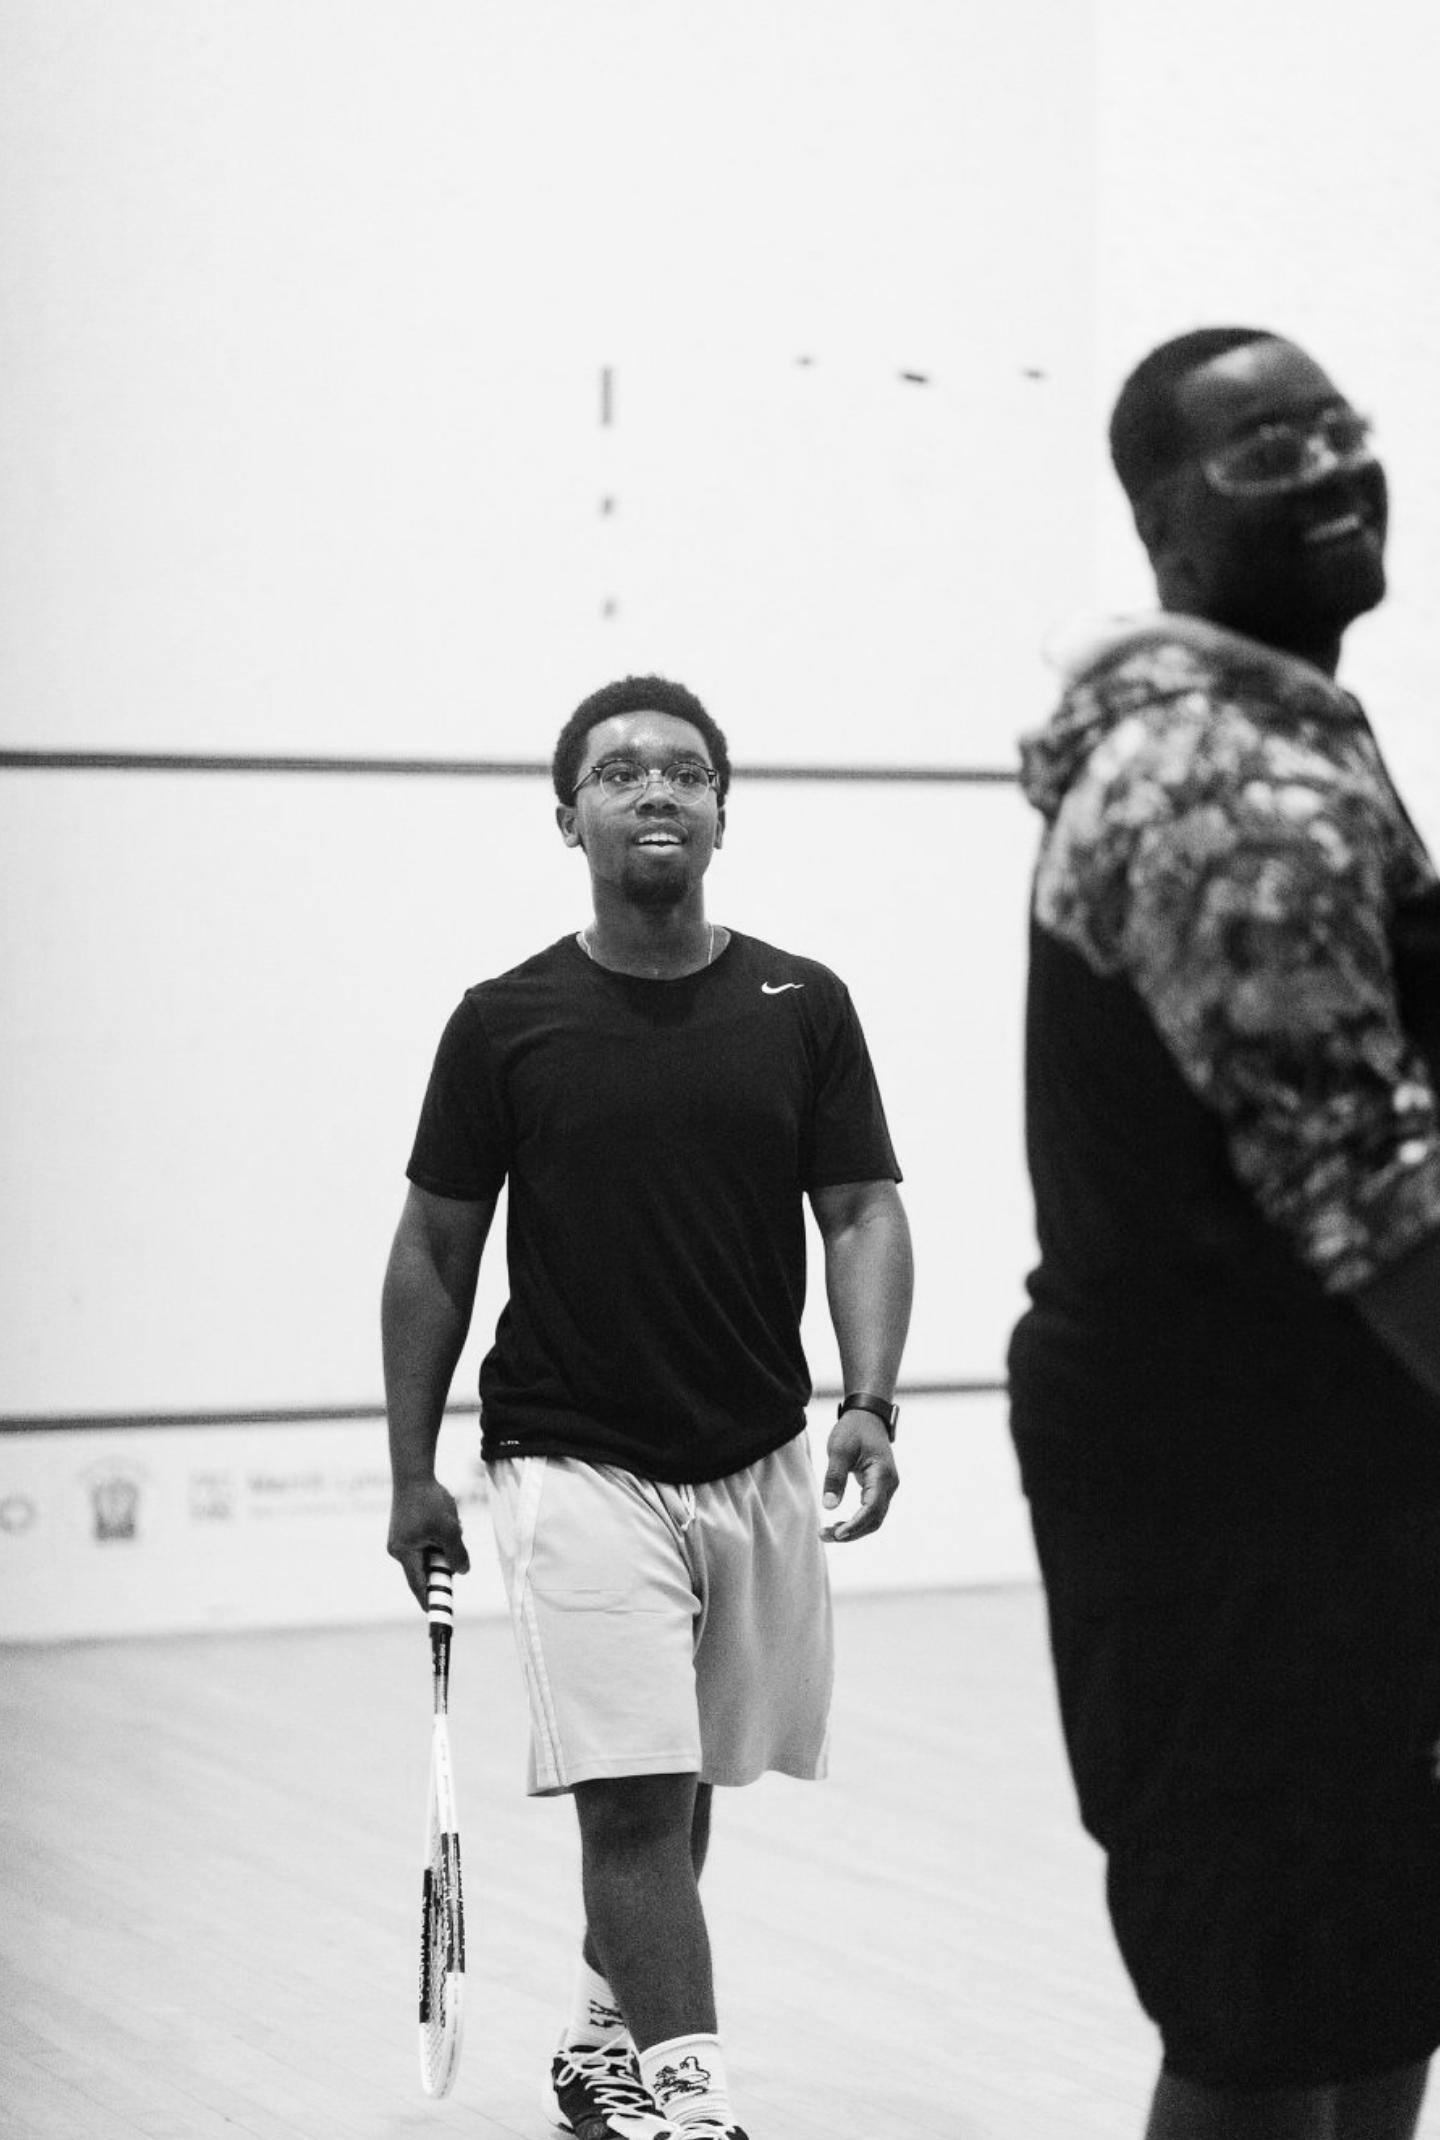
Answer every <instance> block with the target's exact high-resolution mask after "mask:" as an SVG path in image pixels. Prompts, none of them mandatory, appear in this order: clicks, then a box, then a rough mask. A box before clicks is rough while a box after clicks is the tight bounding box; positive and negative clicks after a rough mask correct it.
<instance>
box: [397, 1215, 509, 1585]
mask: <svg viewBox="0 0 1440 2140" xmlns="http://www.w3.org/2000/svg"><path fill="white" fill-rule="evenodd" d="M494 1214H495V1199H494V1198H493V1197H492V1198H490V1199H489V1200H488V1201H487V1202H483V1203H467V1202H462V1201H460V1200H459V1199H458V1198H454V1197H448V1196H432V1195H431V1194H430V1193H429V1191H428V1190H425V1189H417V1188H416V1187H415V1186H414V1184H413V1183H412V1185H411V1188H410V1193H409V1195H408V1196H407V1197H406V1199H405V1208H404V1210H403V1211H402V1212H401V1214H400V1224H399V1226H398V1227H397V1228H396V1231H395V1240H394V1243H393V1245H392V1247H391V1250H390V1261H389V1263H388V1264H387V1266H386V1270H385V1285H384V1290H383V1292H382V1294H381V1301H380V1332H381V1339H382V1344H383V1349H384V1356H385V1409H386V1414H387V1417H388V1419H389V1422H390V1477H391V1486H392V1495H391V1504H390V1537H389V1544H388V1550H389V1552H390V1553H391V1555H392V1556H393V1557H394V1559H396V1560H398V1561H399V1563H400V1565H401V1567H402V1568H403V1569H404V1570H405V1580H406V1582H407V1583H408V1584H409V1585H410V1588H411V1590H412V1591H413V1592H414V1594H415V1596H416V1597H417V1598H418V1600H419V1601H420V1603H421V1604H422V1605H423V1604H424V1602H425V1553H426V1550H427V1548H428V1547H431V1546H435V1547H438V1548H439V1550H440V1551H441V1552H442V1553H444V1555H445V1557H446V1559H447V1560H448V1561H449V1562H450V1565H451V1566H452V1567H453V1568H455V1569H456V1570H457V1571H458V1572H459V1573H461V1574H463V1573H464V1572H465V1571H466V1570H467V1569H468V1568H469V1566H470V1556H469V1554H468V1553H467V1552H466V1550H465V1541H464V1538H463V1536H462V1534H461V1529H460V1514H459V1511H458V1509H457V1508H456V1506H455V1500H454V1496H453V1495H451V1494H450V1493H448V1492H447V1491H446V1489H445V1488H444V1487H443V1486H442V1485H441V1484H440V1482H439V1480H438V1479H437V1478H436V1476H435V1446H436V1443H437V1441H438V1440H439V1435H440V1422H441V1419H442V1418H443V1416H444V1412H445V1400H446V1398H447V1397H448V1395H449V1393H450V1381H451V1377H452V1376H453V1375H454V1373H455V1363H456V1361H457V1360H458V1359H459V1357H460V1349H461V1347H462V1346H463V1345H464V1343H465V1338H466V1333H467V1332H468V1330H469V1328H470V1311H471V1309H472V1308H473V1306H474V1304H475V1281H476V1278H477V1277H478V1276H479V1272H480V1256H481V1252H482V1250H483V1249H484V1246H485V1237H486V1235H487V1234H488V1233H489V1231H490V1221H491V1219H492V1218H493V1217H494Z"/></svg>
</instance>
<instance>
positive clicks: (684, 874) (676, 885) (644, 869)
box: [620, 862, 690, 914]
mask: <svg viewBox="0 0 1440 2140" xmlns="http://www.w3.org/2000/svg"><path fill="white" fill-rule="evenodd" d="M620 885H621V890H622V891H623V892H624V894H625V896H626V898H627V899H628V900H629V901H630V903H631V905H632V906H637V907H642V908H643V909H644V911H645V912H646V913H647V914H666V913H668V912H669V911H670V910H671V908H672V907H678V906H680V905H681V904H682V902H683V901H684V900H685V899H686V898H688V896H689V893H690V872H689V871H688V870H687V869H685V868H683V867H682V866H680V865H679V864H678V862H677V865H676V867H674V868H667V867H662V868H660V869H657V868H656V867H655V865H654V864H653V863H651V862H646V863H642V864H640V865H639V866H636V867H631V866H630V865H628V864H627V866H626V868H625V870H624V872H623V874H622V877H621V880H620Z"/></svg>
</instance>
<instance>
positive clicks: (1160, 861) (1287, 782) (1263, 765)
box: [1037, 698, 1440, 1291]
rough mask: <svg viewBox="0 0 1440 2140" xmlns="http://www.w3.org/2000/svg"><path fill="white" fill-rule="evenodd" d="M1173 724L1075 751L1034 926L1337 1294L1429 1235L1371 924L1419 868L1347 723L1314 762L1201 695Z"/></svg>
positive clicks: (1410, 1092)
mask: <svg viewBox="0 0 1440 2140" xmlns="http://www.w3.org/2000/svg"><path fill="white" fill-rule="evenodd" d="M1189 715H1190V718H1188V719H1187V718H1186V716H1185V709H1183V708H1180V709H1177V708H1173V707H1172V708H1170V709H1168V710H1167V713H1166V716H1165V718H1164V720H1163V721H1161V722H1158V723H1149V722H1146V721H1145V720H1144V718H1143V717H1140V716H1134V717H1132V718H1131V719H1130V720H1129V721H1128V722H1124V723H1122V724H1120V725H1119V726H1118V727H1116V728H1113V729H1112V730H1111V731H1110V732H1109V734H1108V735H1107V736H1106V738H1105V739H1104V741H1103V742H1102V743H1101V745H1100V746H1099V748H1098V749H1097V750H1096V751H1095V752H1094V753H1093V755H1092V757H1091V759H1090V761H1089V763H1088V765H1087V766H1086V768H1085V770H1084V771H1083V772H1082V773H1081V774H1080V776H1079V778H1078V779H1077V780H1076V781H1075V783H1074V785H1073V786H1072V787H1071V789H1070V791H1069V793H1068V794H1067V796H1066V798H1065V801H1064V803H1063V804H1062V806H1061V808H1060V810H1059V812H1058V814H1057V816H1056V819H1055V821H1054V824H1053V826H1052V828H1051V835H1050V838H1049V840H1048V841H1047V845H1046V849H1045V851H1044V853H1043V854H1042V861H1041V867H1040V874H1039V877H1038V879H1037V916H1038V918H1039V920H1040V921H1041V923H1042V925H1044V926H1047V927H1049V928H1051V929H1052V930H1053V931H1054V932H1055V933H1056V934H1058V935H1060V936H1061V937H1063V938H1066V939H1067V940H1069V941H1070V942H1071V944H1072V945H1073V947H1074V948H1075V949H1077V950H1079V951H1080V952H1081V954H1082V956H1085V957H1086V958H1088V959H1089V961H1090V963H1091V964H1092V965H1093V966H1095V967H1096V968H1097V970H1100V971H1108V972H1112V973H1116V972H1118V973H1123V974H1124V975H1125V976H1126V977H1127V978H1128V979H1129V981H1130V982H1131V984H1132V986H1133V987H1134V988H1135V990H1136V991H1137V993H1138V994H1139V996H1140V998H1141V1000H1142V1001H1143V1002H1144V1004H1145V1006H1146V1008H1147V1009H1148V1011H1149V1013H1150V1016H1151V1018H1152V1019H1153V1021H1154V1023H1155V1026H1156V1028H1157V1030H1158V1032H1159V1034H1160V1036H1161V1038H1162V1039H1163V1041H1164V1043H1165V1045H1166V1047H1167V1049H1168V1051H1169V1053H1170V1054H1171V1056H1172V1057H1173V1059H1174V1061H1175V1063H1176V1064H1177V1066H1178V1067H1179V1069H1180V1071H1181V1074H1182V1075H1183V1076H1184V1078H1185V1079H1186V1081H1187V1083H1188V1084H1189V1085H1190V1086H1191V1088H1192V1089H1193V1090H1194V1091H1195V1092H1196V1093H1197V1094H1198V1095H1199V1096H1200V1097H1201V1099H1203V1100H1204V1101H1205V1103H1206V1104H1207V1105H1208V1106H1210V1107H1211V1108H1213V1109H1214V1110H1215V1112H1216V1113H1217V1114H1218V1115H1219V1116H1220V1117H1221V1119H1222V1120H1223V1121H1224V1123H1225V1125H1226V1129H1227V1140H1228V1148H1229V1152H1230V1156H1231V1160H1232V1163H1233V1165H1234V1167H1235V1170H1236V1173H1237V1174H1238V1176H1239V1177H1240V1179H1241V1181H1242V1182H1244V1183H1245V1184H1246V1186H1247V1187H1248V1189H1249V1190H1250V1192H1251V1194H1252V1195H1253V1196H1254V1198H1255V1200H1256V1202H1257V1203H1258V1205H1259V1206H1260V1208H1261V1210H1262V1211H1263V1212H1264V1213H1265V1215H1266V1217H1267V1218H1269V1219H1270V1220H1271V1221H1272V1222H1273V1223H1274V1224H1275V1225H1277V1226H1278V1227H1280V1228H1281V1229H1282V1230H1283V1231H1284V1232H1285V1233H1286V1234H1287V1235H1288V1237H1289V1238H1290V1240H1291V1242H1292V1245H1293V1246H1294V1248H1295V1251H1296V1253H1297V1254H1298V1255H1299V1256H1300V1257H1301V1258H1302V1259H1303V1260H1304V1261H1305V1262H1306V1263H1307V1264H1309V1265H1310V1267H1311V1268H1312V1269H1313V1270H1314V1271H1315V1272H1316V1273H1317V1275H1318V1276H1319V1278H1320V1279H1321V1282H1322V1283H1323V1284H1324V1285H1325V1286H1326V1288H1327V1289H1328V1290H1332V1291H1345V1290H1349V1289H1350V1288H1353V1287H1355V1286H1358V1285H1361V1284H1363V1283H1364V1282H1365V1281H1366V1280H1367V1279H1368V1278H1370V1277H1373V1276H1374V1275H1375V1274H1376V1272H1377V1271H1379V1270H1380V1269H1381V1268H1383V1267H1384V1266H1386V1265H1387V1264H1389V1263H1392V1262H1394V1261H1395V1260H1397V1259H1398V1258H1399V1257H1400V1256H1402V1255H1404V1254H1405V1253H1406V1251H1407V1250H1408V1249H1410V1248H1412V1247H1413V1246H1414V1245H1415V1244H1416V1243H1417V1242H1418V1241H1419V1240H1420V1239H1422V1238H1423V1237H1424V1236H1426V1235H1427V1234H1430V1233H1432V1232H1435V1231H1437V1230H1440V1118H1437V1104H1436V1093H1435V1088H1434V1085H1433V1083H1432V1081H1431V1078H1430V1075H1429V1072H1428V1070H1427V1067H1426V1065H1425V1062H1424V1060H1423V1058H1422V1056H1421V1055H1420V1054H1419V1052H1418V1050H1417V1048H1416V1047H1415V1045H1414V1044H1413V1042H1412V1041H1411V1040H1410V1038H1409V1037H1408V1036H1407V1033H1406V1031H1405V1028H1404V1026H1403V1024H1402V1021H1401V1017H1400V1013H1399V1008H1398V1004H1397V998H1396V988H1395V977H1394V970H1393V964H1392V957H1391V950H1390V944H1389V939H1388V931H1387V923H1388V917H1389V914H1390V910H1391V907H1392V904H1393V887H1392V885H1391V883H1390V882H1389V881H1388V880H1389V878H1390V876H1391V874H1392V872H1393V870H1394V868H1395V866H1396V861H1397V857H1400V856H1402V855H1403V856H1404V857H1405V858H1406V859H1407V860H1408V863H1409V866H1410V867H1411V868H1414V867H1415V866H1416V864H1417V863H1418V864H1420V865H1423V866H1424V867H1426V868H1428V864H1425V863H1424V857H1423V852H1419V853H1417V851H1416V846H1415V844H1414V843H1413V836H1412V835H1410V834H1409V831H1408V827H1406V826H1405V824H1404V821H1403V815H1402V813H1401V812H1400V811H1399V808H1398V805H1397V804H1396V803H1395V801H1394V797H1393V791H1391V790H1390V788H1389V784H1388V780H1387V779H1386V777H1385V775H1384V772H1383V768H1381V767H1380V765H1379V760H1378V755H1377V754H1375V753H1374V749H1373V744H1370V742H1369V738H1368V732H1367V731H1366V730H1365V729H1364V727H1363V722H1361V721H1360V720H1359V719H1358V716H1357V719H1356V722H1355V724H1354V725H1353V726H1352V727H1351V728H1350V729H1349V730H1348V731H1346V732H1345V733H1344V734H1343V736H1342V735H1340V734H1339V732H1338V731H1337V733H1336V735H1335V736H1334V737H1333V738H1332V739H1331V747H1329V748H1327V747H1325V746H1324V744H1323V742H1322V741H1320V740H1317V737H1316V735H1315V734H1314V733H1313V732H1312V733H1311V734H1309V735H1308V736H1305V737H1297V736H1296V735H1295V734H1293V733H1291V734H1286V733H1284V732H1277V731H1272V730H1271V729H1270V728H1268V727H1267V726H1265V725H1262V723H1260V722H1259V721H1257V720H1256V719H1254V718H1250V717H1247V714H1246V712H1245V710H1244V709H1243V708H1241V707H1237V706H1236V705H1235V704H1234V703H1233V702H1226V701H1225V700H1224V699H1223V698H1221V699H1215V698H1211V699H1210V700H1209V701H1208V702H1207V703H1206V704H1204V705H1203V706H1202V705H1200V704H1199V703H1198V702H1197V703H1194V704H1192V705H1191V706H1190V708H1189ZM1407 841H1408V842H1410V843H1411V844H1410V845H1409V847H1408V850H1407V847H1406V843H1407Z"/></svg>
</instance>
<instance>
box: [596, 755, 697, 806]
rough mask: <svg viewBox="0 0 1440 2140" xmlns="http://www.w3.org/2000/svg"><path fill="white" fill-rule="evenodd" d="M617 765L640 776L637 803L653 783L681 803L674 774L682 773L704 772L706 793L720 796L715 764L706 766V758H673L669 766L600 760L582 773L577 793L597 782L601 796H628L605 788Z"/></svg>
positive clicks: (633, 759)
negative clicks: (610, 773)
mask: <svg viewBox="0 0 1440 2140" xmlns="http://www.w3.org/2000/svg"><path fill="white" fill-rule="evenodd" d="M618 766H628V767H629V768H630V770H631V771H632V772H636V773H639V774H640V775H641V780H640V785H639V786H638V787H637V788H635V789H634V790H633V791H632V792H633V795H634V797H635V799H637V800H638V799H639V798H640V797H641V796H644V795H648V794H649V792H650V785H651V782H652V781H655V780H661V781H663V782H664V784H665V786H666V787H667V788H669V790H670V793H671V794H672V795H673V796H674V797H675V800H676V801H677V802H679V801H680V800H681V799H682V798H681V797H680V795H679V794H678V792H677V790H676V788H675V786H674V781H673V775H674V774H676V773H678V772H680V771H682V770H683V771H685V772H691V773H703V774H704V776H705V789H706V793H707V794H709V795H718V794H719V792H720V775H719V772H718V771H717V770H716V768H715V767H714V766H713V765H707V764H706V763H705V761H704V759H703V758H672V759H671V761H670V763H669V765H642V764H641V763H640V760H639V759H638V758H601V759H600V760H599V761H598V762H597V763H596V764H595V765H592V766H591V768H590V770H589V772H588V773H582V774H581V776H580V778H579V779H578V780H577V781H576V783H575V789H574V793H575V794H576V795H578V794H579V793H580V790H581V789H582V788H583V787H584V786H585V785H586V784H587V782H589V781H592V780H595V781H598V782H599V784H600V791H601V793H602V794H611V793H613V794H614V795H615V796H617V797H622V796H623V795H624V793H625V791H624V790H623V789H619V788H617V789H614V790H610V789H607V788H606V786H605V775H606V774H607V773H608V772H609V771H610V770H611V768H612V767H618ZM693 800H694V801H696V802H698V801H699V800H700V797H699V795H698V793H697V794H696V795H695V796H694V798H693Z"/></svg>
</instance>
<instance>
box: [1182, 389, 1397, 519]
mask: <svg viewBox="0 0 1440 2140" xmlns="http://www.w3.org/2000/svg"><path fill="white" fill-rule="evenodd" d="M1336 417H1344V418H1348V419H1350V420H1351V421H1353V422H1354V423H1356V424H1357V425H1358V426H1359V428H1360V438H1359V444H1358V446H1357V448H1356V450H1355V451H1354V452H1352V453H1341V452H1339V451H1337V449H1336V448H1335V447H1334V446H1333V445H1329V444H1328V443H1327V442H1326V440H1325V438H1324V436H1323V433H1324V427H1325V425H1326V424H1328V423H1330V422H1332V421H1333V420H1334V419H1335V418H1336ZM1279 432H1283V433H1288V434H1289V435H1290V436H1292V437H1295V438H1298V439H1300V440H1301V441H1302V443H1303V444H1304V445H1305V446H1306V447H1307V448H1308V449H1309V461H1308V466H1306V467H1305V468H1303V469H1302V470H1301V472H1300V473H1299V474H1298V475H1293V476H1276V477H1271V478H1270V479H1269V480H1265V479H1263V478H1262V479H1260V480H1259V481H1256V482H1253V483H1245V482H1237V481H1236V480H1235V479H1234V477H1232V476H1227V475H1226V473H1225V462H1226V461H1227V460H1228V459H1230V458H1231V457H1232V456H1233V455H1234V454H1236V453H1238V452H1243V451H1244V449H1245V448H1246V447H1247V446H1250V445H1252V444H1253V443H1254V442H1255V440H1256V439H1258V438H1263V437H1265V436H1266V435H1267V434H1274V433H1279ZM1320 454H1323V459H1318V458H1317V455H1320ZM1378 459H1379V455H1378V454H1377V453H1376V451H1375V446H1374V426H1373V424H1372V423H1371V420H1370V418H1369V417H1368V416H1365V415H1362V414H1361V412H1360V411H1359V410H1358V409H1351V408H1344V409H1326V410H1324V411H1323V412H1322V413H1321V414H1320V415H1318V416H1313V417H1311V418H1310V420H1309V421H1308V423H1299V422H1295V423H1284V422H1282V423H1270V424H1260V425H1258V426H1257V427H1256V429H1255V430H1254V431H1251V432H1248V433H1247V434H1246V435H1245V437H1243V438H1237V439H1232V440H1231V442H1230V444H1229V445H1228V446H1222V447H1221V448H1220V449H1219V450H1218V451H1217V452H1215V453H1208V454H1205V455H1203V456H1202V457H1201V458H1200V462H1199V466H1200V473H1201V475H1202V476H1203V477H1204V478H1205V481H1206V483H1207V484H1208V485H1209V487H1210V489H1211V490H1213V491H1214V492H1215V493H1216V495H1217V496H1218V497H1221V498H1279V497H1283V496H1284V495H1285V494H1286V493H1287V492H1293V491H1298V490H1311V489H1313V488H1314V486H1315V485H1316V484H1317V483H1323V482H1324V481H1325V479H1326V477H1327V476H1331V475H1335V474H1349V473H1350V471H1351V470H1353V469H1356V468H1371V467H1373V466H1374V465H1375V463H1376V462H1377V461H1378Z"/></svg>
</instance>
